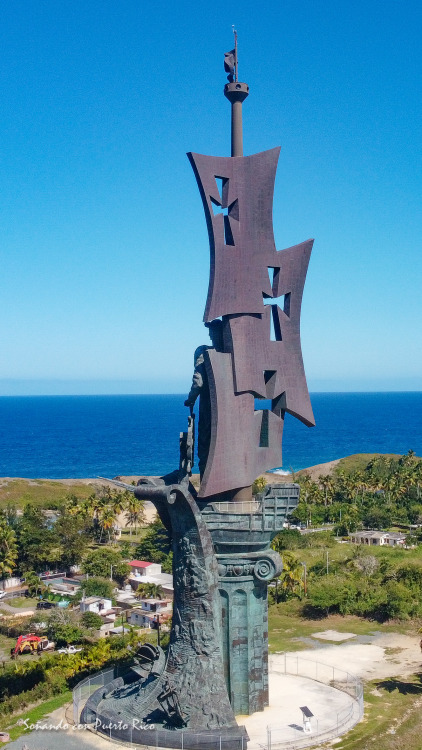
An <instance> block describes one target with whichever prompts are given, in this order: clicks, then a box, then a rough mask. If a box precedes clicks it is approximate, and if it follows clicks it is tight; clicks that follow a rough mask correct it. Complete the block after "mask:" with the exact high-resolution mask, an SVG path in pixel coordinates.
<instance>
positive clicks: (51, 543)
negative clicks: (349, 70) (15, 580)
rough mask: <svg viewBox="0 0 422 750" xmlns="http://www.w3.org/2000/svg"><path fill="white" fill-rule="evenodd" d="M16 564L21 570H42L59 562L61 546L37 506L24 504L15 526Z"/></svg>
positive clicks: (61, 551)
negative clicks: (16, 526) (16, 543)
mask: <svg viewBox="0 0 422 750" xmlns="http://www.w3.org/2000/svg"><path fill="white" fill-rule="evenodd" d="M17 540H18V550H19V557H18V564H19V567H20V568H21V569H22V570H24V571H25V570H35V571H42V570H45V568H46V567H49V566H50V565H53V564H59V562H60V561H61V559H62V555H63V546H62V544H61V542H60V540H59V539H58V537H57V535H56V534H55V532H54V529H52V528H49V527H48V524H47V519H46V518H45V516H44V515H43V513H42V511H41V510H40V509H39V508H36V507H34V506H33V505H31V504H28V505H25V508H24V511H23V515H22V517H21V519H20V520H19V525H18V528H17Z"/></svg>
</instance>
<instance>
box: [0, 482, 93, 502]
mask: <svg viewBox="0 0 422 750" xmlns="http://www.w3.org/2000/svg"><path fill="white" fill-rule="evenodd" d="M93 491H94V486H93V485H91V484H83V483H82V482H81V484H72V485H70V486H68V485H65V484H61V483H60V482H54V481H51V480H47V479H45V480H44V479H31V480H28V479H12V480H10V481H7V482H6V481H5V480H1V481H0V508H2V507H3V508H4V507H5V506H6V505H7V504H8V503H11V504H12V505H15V506H16V507H17V508H23V507H24V506H25V505H26V504H27V503H32V504H33V505H39V506H41V507H43V508H48V507H49V503H53V506H54V507H56V504H57V503H61V502H63V501H64V500H65V499H66V497H67V496H68V495H69V494H74V495H76V496H77V497H80V498H81V499H84V498H87V497H89V496H90V495H92V493H93Z"/></svg>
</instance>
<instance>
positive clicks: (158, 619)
mask: <svg viewBox="0 0 422 750" xmlns="http://www.w3.org/2000/svg"><path fill="white" fill-rule="evenodd" d="M156 621H157V646H159V645H160V615H158V614H157V616H156Z"/></svg>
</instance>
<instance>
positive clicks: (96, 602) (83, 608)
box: [79, 596, 112, 615]
mask: <svg viewBox="0 0 422 750" xmlns="http://www.w3.org/2000/svg"><path fill="white" fill-rule="evenodd" d="M111 609H112V601H111V599H106V598H105V597H103V596H87V597H85V598H84V599H81V602H80V604H79V610H80V612H95V614H97V615H104V614H105V613H106V612H109V611H110V610H111Z"/></svg>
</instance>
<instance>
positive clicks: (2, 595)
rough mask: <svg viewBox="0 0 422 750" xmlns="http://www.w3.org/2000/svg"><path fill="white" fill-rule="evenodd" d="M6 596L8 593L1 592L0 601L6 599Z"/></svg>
mask: <svg viewBox="0 0 422 750" xmlns="http://www.w3.org/2000/svg"><path fill="white" fill-rule="evenodd" d="M5 596H6V591H0V599H4V597H5Z"/></svg>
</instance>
